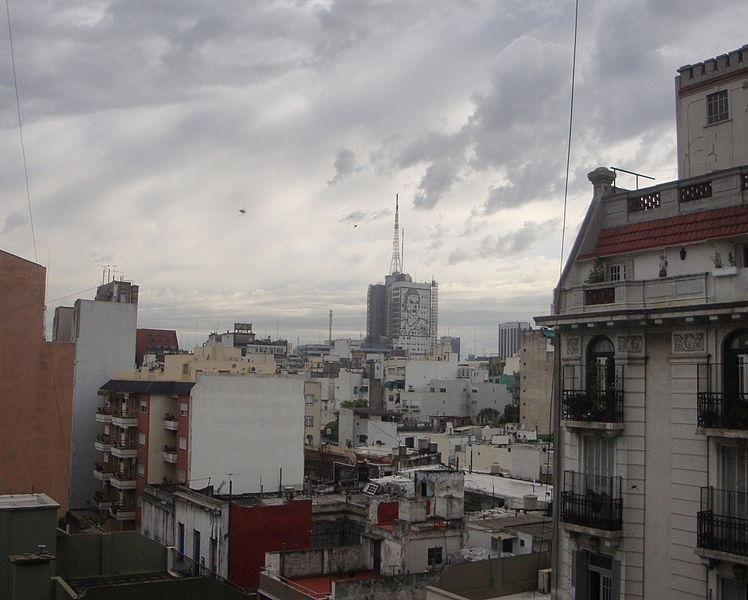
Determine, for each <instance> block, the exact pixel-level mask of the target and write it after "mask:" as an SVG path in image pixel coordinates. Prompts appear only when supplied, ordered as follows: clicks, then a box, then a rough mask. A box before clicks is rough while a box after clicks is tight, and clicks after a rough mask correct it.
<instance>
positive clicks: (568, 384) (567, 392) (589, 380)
mask: <svg viewBox="0 0 748 600" xmlns="http://www.w3.org/2000/svg"><path fill="white" fill-rule="evenodd" d="M611 369H612V371H611V374H612V377H608V378H609V379H612V381H606V375H607V374H608V373H607V369H605V368H602V369H601V368H600V367H599V366H598V365H593V366H592V367H587V366H585V365H565V366H564V377H563V390H562V395H561V419H562V421H563V424H564V425H565V426H566V427H568V428H570V429H600V430H604V431H609V432H611V433H616V432H620V431H622V430H623V423H624V421H623V366H622V365H616V366H615V367H611Z"/></svg>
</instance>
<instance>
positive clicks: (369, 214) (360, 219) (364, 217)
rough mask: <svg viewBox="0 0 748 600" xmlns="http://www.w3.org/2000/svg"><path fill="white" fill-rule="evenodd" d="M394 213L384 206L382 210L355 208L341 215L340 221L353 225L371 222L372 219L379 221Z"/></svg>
mask: <svg viewBox="0 0 748 600" xmlns="http://www.w3.org/2000/svg"><path fill="white" fill-rule="evenodd" d="M391 214H392V213H391V212H390V211H389V210H387V209H385V208H383V209H381V210H377V211H374V210H354V211H351V212H349V213H348V214H346V215H344V216H342V217H340V218H339V219H338V223H347V224H348V223H349V224H351V225H361V224H362V223H371V222H372V221H378V220H379V219H383V218H384V217H387V216H390V215H391Z"/></svg>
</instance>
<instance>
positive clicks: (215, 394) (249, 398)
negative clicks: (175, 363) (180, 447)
mask: <svg viewBox="0 0 748 600" xmlns="http://www.w3.org/2000/svg"><path fill="white" fill-rule="evenodd" d="M303 440H304V381H303V380H302V379H300V378H296V377H290V376H284V375H204V376H203V377H201V379H200V381H199V382H198V383H197V385H195V387H193V388H192V402H191V410H190V443H189V465H190V475H189V477H190V479H191V480H204V479H205V478H206V477H210V478H211V481H212V483H213V484H214V485H216V486H218V485H220V483H221V482H222V481H225V482H226V486H225V490H226V491H228V481H229V478H230V479H231V481H232V482H233V492H234V493H236V494H242V493H249V492H252V493H257V492H260V489H261V488H260V484H262V489H263V490H264V491H277V490H278V489H279V486H281V485H282V486H283V487H285V486H295V487H301V486H302V484H303V481H304V444H303ZM280 469H283V474H282V476H283V479H282V482H281V479H280V476H281V474H280ZM229 473H232V474H233V475H229Z"/></svg>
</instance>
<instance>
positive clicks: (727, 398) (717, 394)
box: [696, 363, 748, 430]
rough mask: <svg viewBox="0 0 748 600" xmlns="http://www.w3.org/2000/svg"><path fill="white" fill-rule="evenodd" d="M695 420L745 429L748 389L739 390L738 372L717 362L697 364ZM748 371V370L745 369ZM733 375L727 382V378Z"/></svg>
mask: <svg viewBox="0 0 748 600" xmlns="http://www.w3.org/2000/svg"><path fill="white" fill-rule="evenodd" d="M697 372H698V380H697V386H696V388H697V412H696V418H697V424H698V426H699V427H705V428H713V429H737V430H746V429H748V393H746V392H743V391H741V390H740V388H741V387H742V386H741V384H740V381H738V380H739V379H740V375H741V374H740V372H739V371H737V369H736V372H735V373H727V371H726V369H725V368H724V366H723V365H721V364H719V363H711V364H702V365H698V366H697ZM746 375H748V373H746ZM727 377H731V378H734V379H736V380H735V381H730V382H729V383H730V385H729V386H728V385H726V383H727V382H726V378H727Z"/></svg>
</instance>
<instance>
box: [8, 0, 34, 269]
mask: <svg viewBox="0 0 748 600" xmlns="http://www.w3.org/2000/svg"><path fill="white" fill-rule="evenodd" d="M9 3H10V0H5V14H6V16H7V17H8V41H9V42H10V64H11V66H12V69H13V86H14V87H15V90H16V112H17V113H18V135H19V137H20V139H21V156H22V157H23V175H24V178H25V180H26V203H27V204H28V208H29V223H30V224H31V240H32V242H33V244H34V262H36V263H38V262H39V257H38V256H37V253H36V233H35V232H34V215H33V212H32V211H31V192H30V191H29V169H28V165H27V163H26V146H25V144H24V143H23V121H22V120H21V100H20V97H19V94H18V77H17V76H16V56H15V53H14V52H13V28H12V27H11V24H10V5H9Z"/></svg>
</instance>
